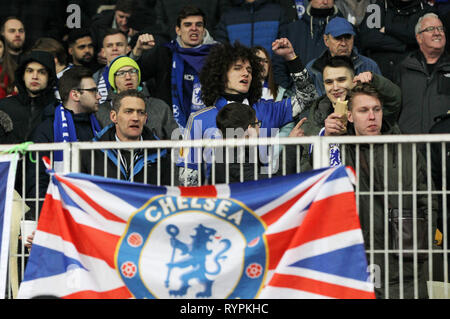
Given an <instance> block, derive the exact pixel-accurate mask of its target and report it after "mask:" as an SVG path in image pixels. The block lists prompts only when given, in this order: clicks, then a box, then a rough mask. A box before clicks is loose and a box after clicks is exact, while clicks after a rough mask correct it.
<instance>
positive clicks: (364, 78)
mask: <svg viewBox="0 0 450 319" xmlns="http://www.w3.org/2000/svg"><path fill="white" fill-rule="evenodd" d="M372 79H373V75H372V72H370V71H367V72H362V73H360V74H358V75H356V76H355V77H354V78H353V83H357V82H358V81H359V82H361V83H370V82H372Z"/></svg>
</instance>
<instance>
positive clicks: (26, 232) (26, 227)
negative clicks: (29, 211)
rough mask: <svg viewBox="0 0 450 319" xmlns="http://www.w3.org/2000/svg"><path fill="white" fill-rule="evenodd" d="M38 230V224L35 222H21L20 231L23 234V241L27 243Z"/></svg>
mask: <svg viewBox="0 0 450 319" xmlns="http://www.w3.org/2000/svg"><path fill="white" fill-rule="evenodd" d="M36 228H37V222H36V221H34V220H22V221H21V222H20V231H21V233H22V240H24V241H25V242H26V241H27V238H28V236H30V235H32V234H33V231H35V230H36Z"/></svg>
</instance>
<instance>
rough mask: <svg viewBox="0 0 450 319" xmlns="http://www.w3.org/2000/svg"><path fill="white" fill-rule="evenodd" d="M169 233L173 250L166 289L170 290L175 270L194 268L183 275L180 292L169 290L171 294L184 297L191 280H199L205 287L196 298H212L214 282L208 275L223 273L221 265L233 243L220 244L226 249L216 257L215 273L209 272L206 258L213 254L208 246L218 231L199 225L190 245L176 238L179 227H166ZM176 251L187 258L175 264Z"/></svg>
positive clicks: (222, 241) (168, 264)
mask: <svg viewBox="0 0 450 319" xmlns="http://www.w3.org/2000/svg"><path fill="white" fill-rule="evenodd" d="M166 231H167V233H168V234H169V235H170V236H171V238H170V245H171V246H172V248H173V251H172V258H171V261H170V262H169V263H167V267H168V272H167V278H166V281H165V286H166V288H169V280H170V273H171V271H172V269H173V268H175V267H178V268H187V267H190V266H192V267H193V269H192V270H189V271H187V272H186V273H184V274H183V275H181V277H180V279H181V282H182V284H181V287H180V288H179V289H178V290H169V294H170V295H173V296H184V295H186V293H187V291H188V289H189V287H190V285H189V281H190V280H191V279H194V278H195V279H197V280H198V281H199V282H200V283H201V284H202V285H203V286H204V287H205V289H204V291H202V292H199V293H197V294H196V297H211V294H212V291H211V290H212V285H213V283H214V281H213V280H210V279H208V278H207V277H206V275H212V276H214V275H217V274H219V273H220V272H221V270H222V266H221V264H220V261H221V260H225V259H226V258H227V257H226V256H223V254H224V253H225V252H227V251H228V250H229V249H230V247H231V242H230V240H228V239H222V240H221V241H220V243H221V244H222V243H223V244H224V248H223V249H222V250H221V251H220V252H219V253H218V254H217V255H216V256H215V258H214V261H215V264H216V267H217V269H216V270H215V271H208V270H207V269H206V256H208V255H210V254H211V253H212V251H211V250H209V249H208V248H207V244H208V243H209V242H211V241H212V238H211V237H212V236H214V235H215V234H216V232H217V231H216V230H215V229H213V228H208V227H205V226H203V225H202V224H199V225H198V226H197V227H196V228H195V231H196V233H195V235H191V237H192V243H191V245H188V244H186V243H183V242H182V241H180V240H179V239H177V238H176V237H177V236H178V234H179V229H178V227H177V226H175V225H173V224H170V225H168V226H167V227H166ZM176 249H179V250H181V254H182V255H183V256H184V255H186V257H185V258H184V259H182V260H180V261H177V262H175V261H174V257H175V251H176Z"/></svg>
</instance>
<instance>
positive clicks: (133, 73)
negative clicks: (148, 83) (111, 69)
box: [114, 69, 139, 76]
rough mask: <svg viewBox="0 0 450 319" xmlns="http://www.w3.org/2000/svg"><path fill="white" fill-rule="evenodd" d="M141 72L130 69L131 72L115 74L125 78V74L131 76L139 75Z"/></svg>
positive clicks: (125, 71)
mask: <svg viewBox="0 0 450 319" xmlns="http://www.w3.org/2000/svg"><path fill="white" fill-rule="evenodd" d="M138 73H139V71H138V70H137V69H130V70H124V71H117V72H116V73H114V75H115V76H125V74H128V75H129V76H133V75H137V74H138Z"/></svg>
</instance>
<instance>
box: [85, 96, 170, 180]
mask: <svg viewBox="0 0 450 319" xmlns="http://www.w3.org/2000/svg"><path fill="white" fill-rule="evenodd" d="M110 117H111V122H112V123H111V124H110V125H108V126H106V127H105V128H104V129H103V130H102V131H101V132H100V133H99V134H98V135H97V137H96V138H95V139H94V141H100V142H104V141H105V142H106V141H120V142H133V141H149V140H150V141H153V140H157V138H156V137H155V136H154V135H153V133H152V132H151V131H150V130H149V129H148V128H147V127H146V126H145V125H144V124H145V122H146V121H147V113H146V111H145V97H144V96H143V95H142V93H140V92H138V91H137V90H127V91H124V92H121V93H119V94H117V95H116V96H115V97H114V100H113V109H112V110H111V113H110ZM167 152H168V151H167V150H165V149H161V150H160V153H159V154H158V152H157V150H156V149H148V150H147V154H145V152H144V150H143V149H134V150H125V149H122V150H120V151H118V150H115V149H102V150H96V151H94V157H93V158H92V156H91V151H86V152H83V154H82V156H81V172H83V173H88V174H94V175H99V176H105V174H106V176H107V177H111V178H118V179H121V180H126V181H134V182H140V183H145V182H146V183H148V184H160V185H170V180H171V175H170V173H171V164H170V156H169V155H170V154H167ZM105 156H106V157H107V162H106V166H105ZM91 160H92V161H93V162H94V170H93V171H92V169H91ZM158 169H159V172H158Z"/></svg>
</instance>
